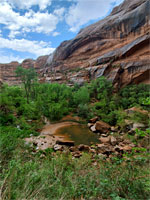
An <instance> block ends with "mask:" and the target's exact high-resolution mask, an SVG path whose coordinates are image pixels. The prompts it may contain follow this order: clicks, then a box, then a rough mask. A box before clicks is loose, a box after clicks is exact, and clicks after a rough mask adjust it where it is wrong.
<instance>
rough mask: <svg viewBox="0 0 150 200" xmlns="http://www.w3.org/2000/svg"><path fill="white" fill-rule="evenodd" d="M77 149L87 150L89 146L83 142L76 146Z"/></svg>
mask: <svg viewBox="0 0 150 200" xmlns="http://www.w3.org/2000/svg"><path fill="white" fill-rule="evenodd" d="M78 149H79V151H89V146H88V145H84V144H80V145H79V146H78Z"/></svg>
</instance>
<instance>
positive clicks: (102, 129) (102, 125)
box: [95, 121, 111, 133]
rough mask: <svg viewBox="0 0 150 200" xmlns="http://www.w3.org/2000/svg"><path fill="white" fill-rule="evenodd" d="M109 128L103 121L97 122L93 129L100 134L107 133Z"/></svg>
mask: <svg viewBox="0 0 150 200" xmlns="http://www.w3.org/2000/svg"><path fill="white" fill-rule="evenodd" d="M110 128H111V126H110V125H109V124H107V123H105V122H103V121H97V122H96V125H95V129H96V130H97V131H99V132H101V133H107V132H108V131H109V130H110Z"/></svg>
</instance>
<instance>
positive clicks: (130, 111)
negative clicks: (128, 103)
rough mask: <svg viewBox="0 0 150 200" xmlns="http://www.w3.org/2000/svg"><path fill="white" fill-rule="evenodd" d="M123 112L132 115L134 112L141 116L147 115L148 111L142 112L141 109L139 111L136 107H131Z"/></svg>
mask: <svg viewBox="0 0 150 200" xmlns="http://www.w3.org/2000/svg"><path fill="white" fill-rule="evenodd" d="M125 112H126V113H127V114H129V115H130V114H133V113H135V112H139V113H141V114H145V115H146V114H148V111H147V110H142V109H140V108H137V107H132V108H129V109H127V110H125Z"/></svg>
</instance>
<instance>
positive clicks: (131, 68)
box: [0, 0, 150, 88]
mask: <svg viewBox="0 0 150 200" xmlns="http://www.w3.org/2000/svg"><path fill="white" fill-rule="evenodd" d="M4 66H5V67H4ZM22 66H23V67H30V66H31V67H35V68H36V69H37V71H38V73H39V74H40V75H41V78H40V79H41V81H46V82H59V83H63V82H67V83H68V84H70V85H71V84H73V83H79V84H83V83H84V82H85V81H90V80H92V79H95V78H98V77H100V76H103V75H104V76H106V77H107V78H108V79H109V80H111V81H112V82H113V84H114V85H115V86H116V87H117V88H119V87H123V86H125V85H127V84H131V83H150V79H149V72H150V0H132V1H131V0H124V2H123V3H122V4H120V5H119V6H117V7H116V8H114V9H113V11H112V12H111V14H110V15H109V16H108V17H106V18H105V19H103V20H100V21H98V22H97V23H94V24H92V25H90V26H88V27H86V28H84V29H82V30H81V31H80V32H79V33H78V35H77V36H76V37H75V38H74V39H72V40H69V41H64V42H63V43H61V44H60V46H59V47H58V48H57V49H56V50H55V52H54V53H53V54H51V55H50V56H44V57H39V58H38V59H37V60H36V61H33V60H30V59H28V60H25V61H23V63H22ZM6 68H7V69H8V70H7V71H8V72H6ZM14 68H15V67H14V64H13V65H12V64H11V63H10V64H8V67H7V65H3V66H1V65H0V69H1V71H2V73H1V77H0V78H1V79H2V80H3V81H5V82H9V83H12V84H13V83H14V81H13V78H12V77H13V75H12V71H13V69H14ZM9 70H10V73H9ZM5 72H6V74H7V73H9V75H10V76H8V75H7V76H6V75H5Z"/></svg>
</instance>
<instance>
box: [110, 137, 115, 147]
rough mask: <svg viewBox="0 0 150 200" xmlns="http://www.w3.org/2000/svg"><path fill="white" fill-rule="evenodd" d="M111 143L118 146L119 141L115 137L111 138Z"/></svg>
mask: <svg viewBox="0 0 150 200" xmlns="http://www.w3.org/2000/svg"><path fill="white" fill-rule="evenodd" d="M110 143H111V145H113V146H115V145H116V144H117V139H116V138H115V137H113V136H110Z"/></svg>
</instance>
